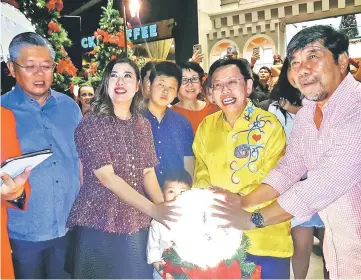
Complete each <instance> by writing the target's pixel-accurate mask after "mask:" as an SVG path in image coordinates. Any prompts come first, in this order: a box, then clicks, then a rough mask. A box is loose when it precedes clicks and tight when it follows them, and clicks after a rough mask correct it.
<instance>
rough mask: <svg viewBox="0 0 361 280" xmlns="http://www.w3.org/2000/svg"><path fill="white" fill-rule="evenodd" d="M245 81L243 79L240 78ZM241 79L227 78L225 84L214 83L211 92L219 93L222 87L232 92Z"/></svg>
mask: <svg viewBox="0 0 361 280" xmlns="http://www.w3.org/2000/svg"><path fill="white" fill-rule="evenodd" d="M242 79H244V80H246V79H245V78H242ZM242 79H241V78H229V79H228V80H227V81H226V82H224V83H222V82H218V81H217V82H215V83H214V84H213V86H212V87H211V88H212V90H213V92H221V91H223V89H224V87H227V88H228V89H230V90H234V89H236V88H237V87H238V86H239V81H240V80H242Z"/></svg>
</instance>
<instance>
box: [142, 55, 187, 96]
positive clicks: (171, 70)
mask: <svg viewBox="0 0 361 280" xmlns="http://www.w3.org/2000/svg"><path fill="white" fill-rule="evenodd" d="M161 75H164V76H166V77H174V78H175V79H176V80H177V82H178V89H179V88H180V86H181V83H182V70H181V69H180V68H179V66H178V65H177V64H175V63H173V62H170V61H162V62H158V63H157V64H155V66H154V67H153V68H152V69H151V72H150V75H149V81H150V83H151V84H152V83H153V81H154V80H155V78H156V77H157V76H161Z"/></svg>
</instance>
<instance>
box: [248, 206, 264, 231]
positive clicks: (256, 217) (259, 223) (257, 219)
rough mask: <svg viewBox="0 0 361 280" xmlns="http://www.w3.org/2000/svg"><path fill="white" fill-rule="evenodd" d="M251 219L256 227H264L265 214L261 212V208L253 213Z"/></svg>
mask: <svg viewBox="0 0 361 280" xmlns="http://www.w3.org/2000/svg"><path fill="white" fill-rule="evenodd" d="M250 220H251V222H252V223H253V224H254V225H255V226H256V228H263V227H264V220H263V216H262V214H261V213H260V212H259V210H256V211H254V212H253V213H252V214H251V219H250Z"/></svg>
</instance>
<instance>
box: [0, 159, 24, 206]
mask: <svg viewBox="0 0 361 280" xmlns="http://www.w3.org/2000/svg"><path fill="white" fill-rule="evenodd" d="M30 171H31V167H30V166H28V167H27V168H25V170H24V171H23V172H22V173H21V174H19V175H18V176H16V177H15V178H11V177H10V176H9V175H8V174H6V173H2V174H1V175H0V177H1V180H2V181H3V182H2V184H1V186H0V188H1V190H0V193H1V199H4V200H14V199H17V198H18V197H19V196H20V195H21V194H22V193H23V191H24V184H25V182H26V180H28V178H29V176H30Z"/></svg>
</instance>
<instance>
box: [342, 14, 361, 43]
mask: <svg viewBox="0 0 361 280" xmlns="http://www.w3.org/2000/svg"><path fill="white" fill-rule="evenodd" d="M340 31H341V32H343V33H345V34H346V35H347V36H348V38H349V39H353V38H355V37H357V36H358V35H359V33H358V29H357V22H356V16H355V15H345V16H342V19H341V23H340Z"/></svg>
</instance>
